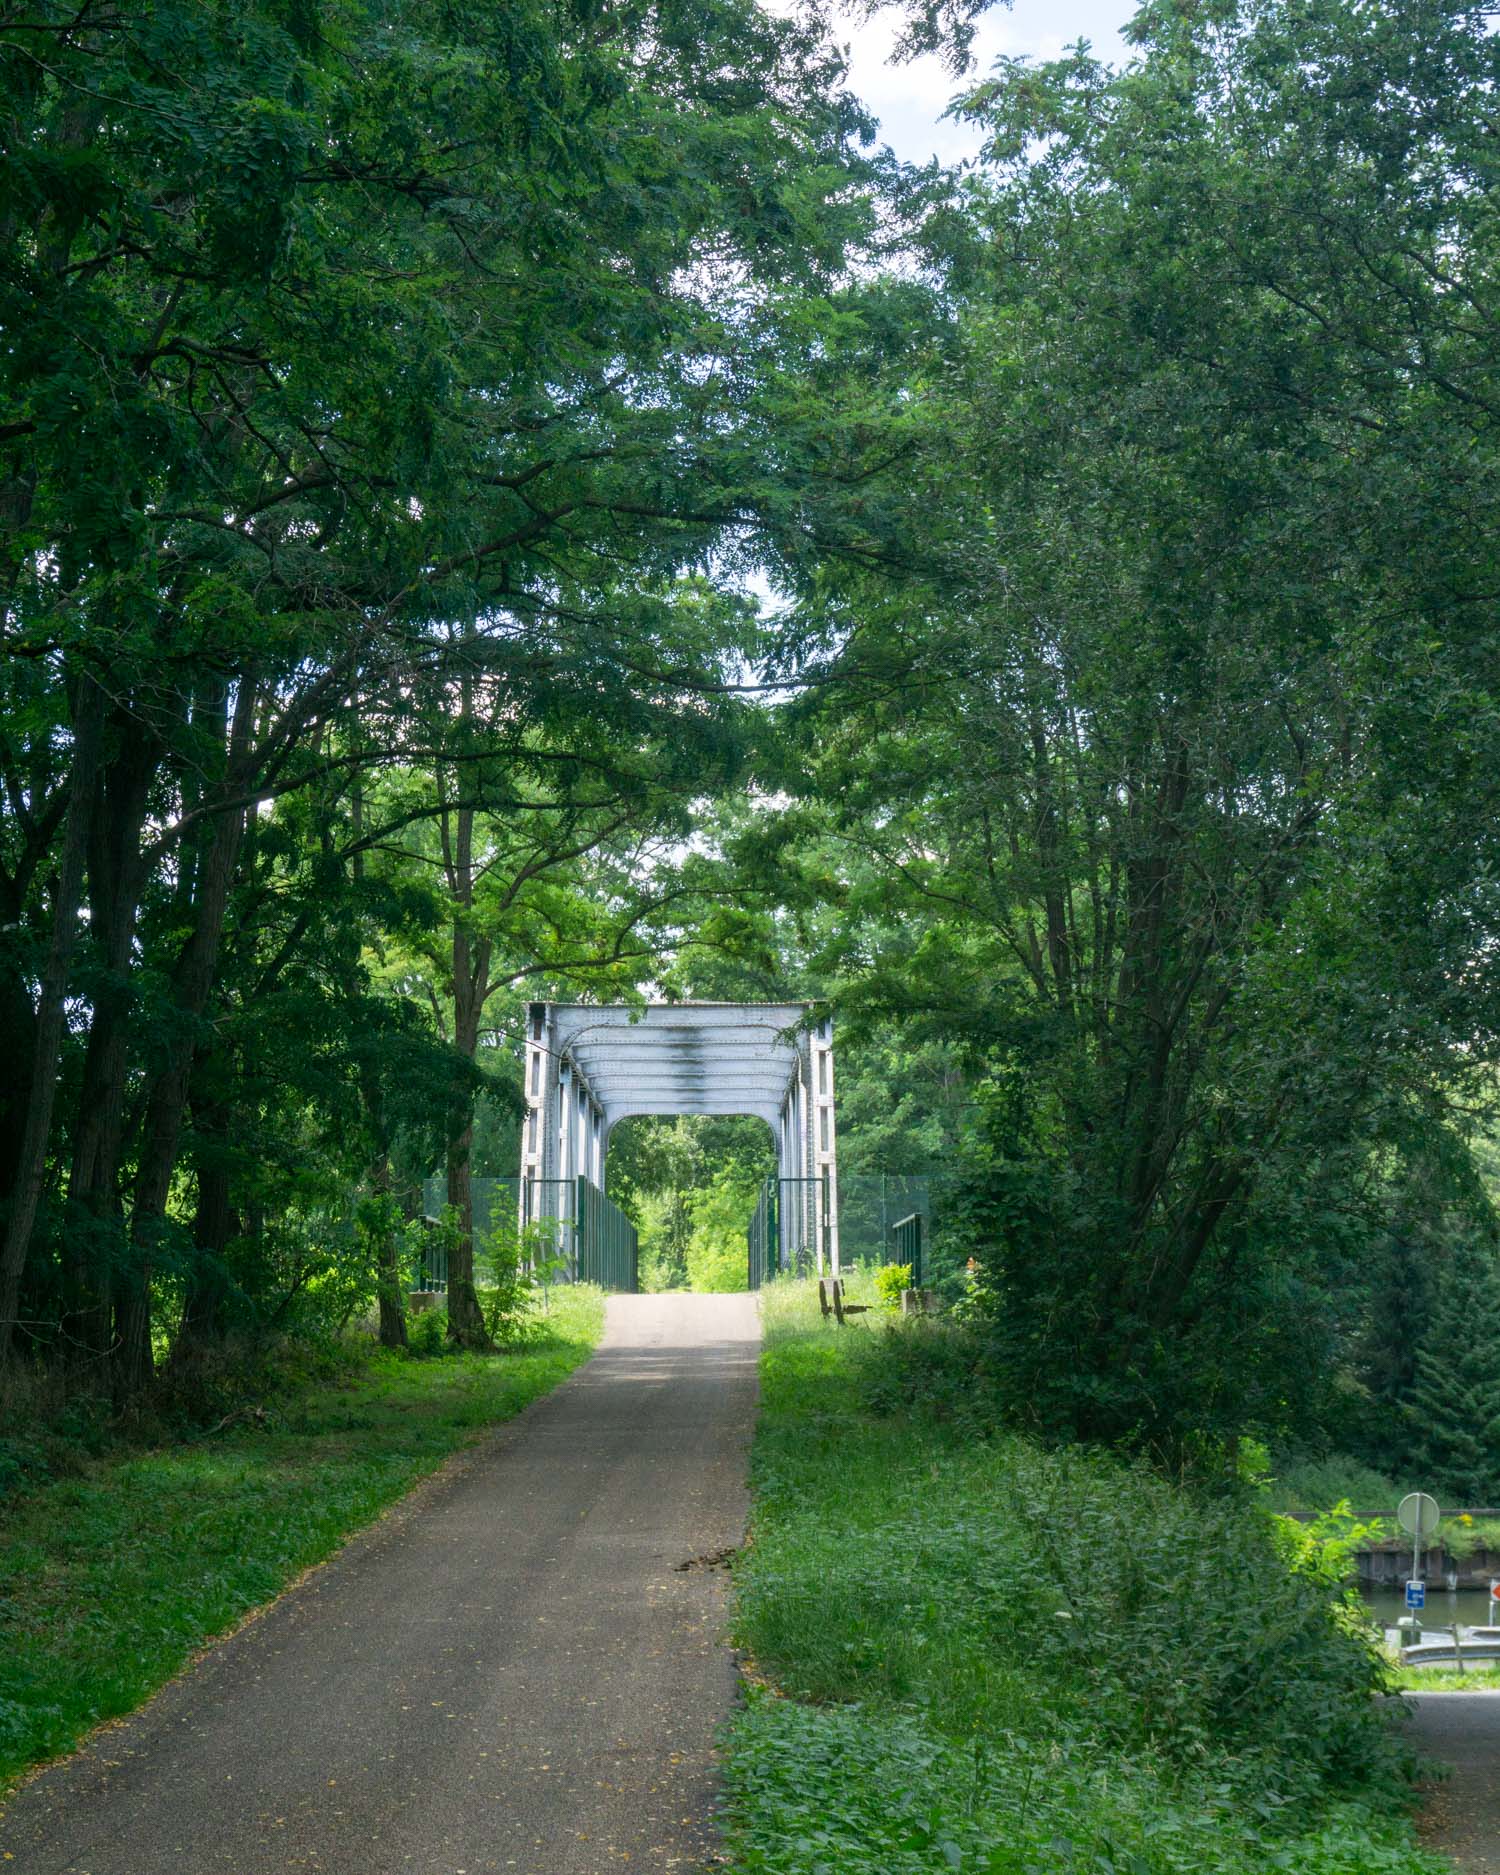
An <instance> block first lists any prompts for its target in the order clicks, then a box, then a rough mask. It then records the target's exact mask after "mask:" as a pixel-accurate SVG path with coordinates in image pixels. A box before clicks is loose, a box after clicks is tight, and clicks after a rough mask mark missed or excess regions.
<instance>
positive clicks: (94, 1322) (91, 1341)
mask: <svg viewBox="0 0 1500 1875" xmlns="http://www.w3.org/2000/svg"><path fill="white" fill-rule="evenodd" d="M114 729H115V734H116V736H117V738H118V746H117V749H116V752H115V754H114V756H113V758H112V760H111V761H110V763H109V765H108V767H107V768H106V769H105V770H104V772H103V773H102V774H101V775H100V777H99V786H98V791H97V799H98V808H97V812H96V814H95V816H94V823H93V828H94V832H93V838H92V839H91V840H90V843H89V942H90V945H91V948H92V951H93V959H92V961H93V964H94V967H95V971H96V973H97V974H96V977H95V979H94V981H93V983H92V985H91V993H90V1002H91V1004H92V1016H91V1019H90V1022H89V1039H88V1046H87V1048H86V1049H85V1051H84V1058H83V1079H82V1083H81V1085H80V1088H79V1094H78V1112H77V1117H76V1121H75V1124H74V1128H73V1158H72V1164H71V1166H70V1168H69V1174H68V1210H69V1220H68V1230H67V1243H66V1247H65V1263H64V1269H63V1307H64V1317H63V1346H64V1351H65V1353H67V1354H68V1355H69V1356H70V1357H71V1358H73V1359H76V1360H80V1361H91V1360H95V1359H97V1358H99V1357H100V1356H101V1355H103V1354H105V1353H106V1352H107V1350H108V1348H109V1343H110V1291H111V1278H112V1273H113V1268H114V1265H115V1263H116V1262H117V1261H118V1260H119V1257H120V1252H121V1250H122V1248H123V1244H124V1235H125V1219H124V1208H123V1206H122V1204H121V1202H120V1186H119V1178H120V1161H121V1158H122V1156H123V1152H124V1137H125V1080H126V1072H127V1069H128V1066H129V1054H128V1042H129V1022H130V1009H131V1003H132V1000H133V993H134V992H133V986H132V983H131V962H132V955H133V952H134V948H135V934H136V923H137V919H138V917H139V913H140V902H141V892H142V888H143V886H144V883H145V876H146V860H145V855H144V854H143V852H142V850H141V832H142V828H143V826H144V824H145V818H146V802H147V797H148V794H149V792H150V786H151V777H152V775H153V774H154V773H155V771H156V764H157V760H158V756H159V746H158V745H157V744H156V743H155V742H154V741H152V740H151V739H150V738H148V737H146V736H145V735H144V734H143V733H142V731H141V730H140V728H139V726H138V725H136V724H134V723H132V722H131V721H130V719H129V718H128V717H124V716H118V717H117V718H116V722H115V725H114Z"/></svg>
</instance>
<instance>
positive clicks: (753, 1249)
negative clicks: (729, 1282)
mask: <svg viewBox="0 0 1500 1875" xmlns="http://www.w3.org/2000/svg"><path fill="white" fill-rule="evenodd" d="M780 1198H781V1181H780V1180H779V1179H775V1178H768V1179H766V1180H764V1181H763V1183H762V1185H761V1188H760V1197H759V1199H758V1200H757V1202H756V1206H755V1211H754V1214H753V1215H752V1217H751V1219H750V1223H749V1227H748V1228H747V1229H746V1232H745V1242H746V1245H747V1247H748V1249H749V1253H750V1287H751V1288H752V1289H759V1288H760V1286H761V1284H762V1283H763V1282H765V1281H766V1280H767V1279H768V1278H770V1277H772V1276H774V1275H775V1274H776V1271H777V1268H778V1265H779V1262H780V1257H781V1226H780V1222H779V1218H780V1211H781V1205H780Z"/></svg>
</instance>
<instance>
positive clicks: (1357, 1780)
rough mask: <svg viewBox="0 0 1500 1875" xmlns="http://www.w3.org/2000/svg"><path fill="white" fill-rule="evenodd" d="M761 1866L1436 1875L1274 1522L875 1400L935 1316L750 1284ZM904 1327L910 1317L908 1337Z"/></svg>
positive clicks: (744, 1854) (749, 1637) (1337, 1641)
mask: <svg viewBox="0 0 1500 1875" xmlns="http://www.w3.org/2000/svg"><path fill="white" fill-rule="evenodd" d="M763 1301H764V1309H765V1324H766V1340H765V1346H764V1351H763V1356H762V1389H763V1393H762V1415H761V1420H760V1423H759V1426H758V1429H757V1435H756V1443H755V1453H754V1471H753V1478H754V1491H755V1509H754V1517H753V1524H752V1540H751V1543H750V1546H749V1547H748V1549H747V1551H746V1552H745V1554H744V1556H743V1558H742V1559H741V1561H740V1564H739V1566H738V1567H737V1569H736V1578H735V1579H736V1593H737V1606H738V1612H737V1621H736V1625H737V1639H738V1640H739V1642H740V1643H741V1645H742V1646H743V1648H744V1649H745V1650H746V1653H747V1655H748V1656H749V1660H750V1663H751V1664H750V1668H749V1679H750V1682H751V1685H750V1689H749V1696H748V1698H747V1701H746V1704H745V1706H744V1708H743V1710H742V1711H741V1712H740V1714H739V1715H738V1716H737V1717H736V1719H735V1720H734V1721H733V1723H732V1725H731V1728H730V1732H729V1736H728V1754H727V1767H726V1768H727V1788H728V1813H727V1820H728V1824H729V1830H730V1842H731V1848H732V1850H733V1852H734V1855H735V1856H736V1858H737V1864H738V1866H739V1867H740V1868H742V1869H743V1870H745V1871H747V1872H748V1875H877V1872H878V1875H925V1872H926V1871H933V1872H934V1875H940V1872H942V1871H955V1870H956V1871H959V1872H960V1875H971V1872H978V1875H1262V1872H1263V1871H1266V1870H1276V1869H1286V1870H1295V1871H1298V1875H1376V1872H1377V1871H1380V1872H1382V1875H1419V1872H1429V1871H1436V1870H1437V1869H1439V1868H1440V1867H1442V1866H1444V1865H1442V1864H1440V1863H1438V1862H1437V1861H1436V1860H1434V1859H1433V1858H1431V1857H1428V1856H1426V1855H1425V1854H1424V1853H1423V1852H1421V1851H1420V1850H1419V1849H1418V1848H1417V1847H1416V1846H1415V1843H1414V1839H1413V1837H1412V1833H1411V1829H1410V1825H1409V1822H1408V1820H1407V1816H1406V1813H1405V1809H1404V1806H1403V1799H1402V1792H1403V1790H1404V1785H1403V1778H1402V1761H1403V1756H1404V1753H1403V1748H1402V1747H1401V1746H1400V1745H1399V1744H1398V1743H1396V1742H1395V1741H1394V1740H1393V1739H1392V1737H1391V1735H1390V1731H1389V1728H1388V1725H1387V1723H1386V1722H1385V1718H1384V1716H1383V1714H1384V1707H1385V1704H1386V1702H1383V1701H1381V1700H1380V1699H1379V1698H1378V1697H1377V1689H1378V1686H1379V1681H1380V1669H1379V1667H1378V1666H1377V1665H1376V1664H1375V1662H1374V1658H1373V1656H1372V1652H1371V1649H1370V1647H1369V1645H1368V1641H1367V1640H1366V1639H1364V1638H1363V1637H1361V1636H1360V1635H1359V1634H1358V1633H1357V1632H1356V1631H1355V1623H1354V1621H1353V1620H1352V1619H1351V1618H1350V1617H1349V1616H1347V1615H1345V1614H1342V1613H1340V1612H1339V1611H1338V1610H1337V1608H1336V1605H1335V1602H1334V1600H1333V1598H1332V1596H1331V1593H1330V1591H1329V1590H1328V1589H1327V1588H1326V1587H1325V1586H1323V1585H1321V1584H1320V1583H1318V1582H1317V1581H1315V1580H1313V1579H1311V1578H1310V1577H1308V1576H1304V1575H1297V1574H1294V1573H1293V1572H1292V1570H1291V1569H1290V1567H1289V1565H1288V1561H1287V1559H1286V1556H1285V1553H1284V1551H1281V1550H1278V1547H1277V1545H1278V1537H1277V1535H1276V1531H1275V1526H1274V1524H1273V1520H1272V1519H1271V1518H1270V1517H1269V1516H1267V1515H1265V1514H1264V1513H1261V1512H1258V1511H1256V1510H1254V1509H1253V1508H1249V1507H1246V1506H1243V1505H1240V1504H1238V1503H1215V1502H1213V1501H1205V1500H1201V1499H1195V1498H1190V1497H1189V1496H1188V1494H1187V1493H1185V1492H1183V1491H1181V1490H1177V1489H1174V1488H1173V1487H1171V1486H1169V1485H1168V1484H1166V1483H1165V1482H1164V1481H1162V1480H1161V1479H1159V1478H1157V1477H1154V1476H1153V1475H1151V1474H1149V1473H1147V1472H1144V1471H1142V1470H1138V1469H1134V1468H1130V1467H1127V1466H1125V1465H1124V1464H1121V1463H1119V1462H1117V1461H1114V1460H1112V1459H1109V1458H1107V1457H1102V1456H1100V1455H1097V1454H1088V1453H1083V1452H1077V1451H1065V1452H1049V1451H1045V1450H1042V1449H1040V1448H1038V1447H1036V1446H1035V1445H1032V1444H1030V1443H1028V1442H1026V1441H1024V1440H1021V1439H1018V1438H1008V1437H995V1438H981V1437H977V1436H975V1435H974V1433H973V1432H972V1431H971V1430H970V1431H965V1430H964V1429H962V1427H961V1426H959V1425H954V1424H951V1423H949V1424H944V1423H942V1422H941V1421H939V1420H938V1419H937V1418H935V1417H933V1416H929V1415H925V1414H922V1413H918V1412H915V1411H913V1410H910V1409H907V1410H903V1411H900V1412H885V1413H876V1412H873V1411H871V1410H869V1407H868V1406H867V1405H866V1404H865V1402H868V1401H872V1400H880V1399H882V1398H883V1399H885V1400H887V1401H888V1400H889V1399H890V1398H891V1397H892V1395H893V1393H894V1392H898V1391H899V1388H898V1387H894V1386H893V1384H892V1379H891V1375H892V1372H893V1370H899V1369H900V1368H901V1366H902V1364H903V1362H906V1363H911V1362H913V1361H915V1362H917V1363H918V1364H920V1361H921V1360H923V1359H926V1358H928V1357H929V1356H930V1357H931V1359H932V1361H933V1363H934V1364H935V1366H936V1367H937V1368H939V1369H940V1368H941V1366H942V1363H943V1361H944V1358H945V1347H944V1344H943V1341H942V1337H943V1336H944V1334H945V1332H946V1331H945V1330H943V1329H942V1328H941V1327H939V1326H935V1325H932V1324H924V1323H915V1324H908V1325H905V1326H903V1327H900V1328H897V1329H895V1330H894V1331H890V1330H888V1329H887V1326H886V1322H884V1321H882V1320H881V1319H880V1318H878V1317H876V1316H874V1315H870V1316H865V1317H863V1318H858V1319H857V1322H856V1324H854V1325H851V1326H850V1327H849V1328H847V1329H845V1330H844V1331H842V1333H841V1332H840V1331H838V1330H837V1329H833V1328H830V1327H827V1326H826V1325H825V1324H824V1323H823V1322H822V1321H821V1320H820V1319H819V1318H818V1315H817V1309H816V1302H815V1300H813V1299H812V1298H811V1297H810V1296H809V1293H808V1291H807V1288H806V1286H805V1285H779V1284H778V1285H773V1286H772V1287H771V1288H769V1289H768V1290H767V1291H765V1292H764V1294H763ZM908 1337H915V1339H908Z"/></svg>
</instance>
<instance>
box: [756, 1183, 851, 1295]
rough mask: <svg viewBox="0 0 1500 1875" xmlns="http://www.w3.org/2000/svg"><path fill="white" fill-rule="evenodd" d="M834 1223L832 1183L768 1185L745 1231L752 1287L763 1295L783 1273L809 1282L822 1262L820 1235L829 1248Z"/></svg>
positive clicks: (764, 1186) (763, 1188) (762, 1188)
mask: <svg viewBox="0 0 1500 1875" xmlns="http://www.w3.org/2000/svg"><path fill="white" fill-rule="evenodd" d="M832 1217H833V1188H832V1186H831V1184H830V1183H829V1181H828V1179H826V1178H777V1176H776V1175H775V1173H774V1172H773V1173H772V1174H771V1175H770V1176H769V1177H768V1178H767V1179H766V1180H765V1182H764V1183H763V1184H762V1186H761V1188H760V1197H759V1199H758V1200H757V1202H756V1206H755V1211H754V1214H753V1215H752V1217H751V1219H750V1222H749V1224H748V1225H747V1227H746V1230H745V1247H746V1251H747V1253H748V1256H749V1270H750V1287H751V1288H752V1289H759V1288H760V1286H761V1284H762V1283H763V1282H766V1281H768V1280H769V1279H770V1278H771V1277H772V1276H775V1275H776V1274H777V1273H778V1272H783V1273H786V1274H796V1275H799V1276H806V1275H807V1274H808V1272H809V1271H810V1270H811V1269H812V1268H813V1266H814V1262H815V1259H816V1250H815V1245H816V1243H817V1232H818V1230H819V1228H821V1230H822V1232H823V1238H824V1241H825V1243H826V1242H827V1236H828V1227H829V1224H830V1222H831V1220H832Z"/></svg>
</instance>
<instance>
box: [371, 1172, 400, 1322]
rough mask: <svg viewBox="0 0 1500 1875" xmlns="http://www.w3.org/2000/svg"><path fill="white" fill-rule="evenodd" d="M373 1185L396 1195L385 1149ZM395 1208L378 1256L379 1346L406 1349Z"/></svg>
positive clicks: (382, 1192)
mask: <svg viewBox="0 0 1500 1875" xmlns="http://www.w3.org/2000/svg"><path fill="white" fill-rule="evenodd" d="M370 1187H371V1189H372V1190H373V1191H374V1192H375V1193H376V1195H377V1196H379V1197H381V1198H393V1197H394V1185H393V1181H392V1178H391V1157H390V1154H389V1153H388V1152H382V1153H381V1154H380V1156H379V1157H378V1158H377V1159H376V1160H375V1161H374V1163H373V1164H372V1165H371V1167H370ZM394 1210H395V1207H394V1205H392V1206H391V1210H390V1217H391V1223H388V1224H387V1226H386V1230H385V1234H384V1236H383V1237H382V1238H381V1240H380V1245H379V1248H378V1250H377V1251H376V1258H375V1281H376V1285H377V1288H378V1291H379V1296H380V1345H381V1347H383V1348H404V1347H405V1346H406V1345H407V1339H406V1296H405V1294H404V1293H403V1284H402V1281H401V1258H400V1254H399V1252H398V1250H397V1247H396V1232H395V1230H394V1228H392V1224H393V1223H394Z"/></svg>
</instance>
